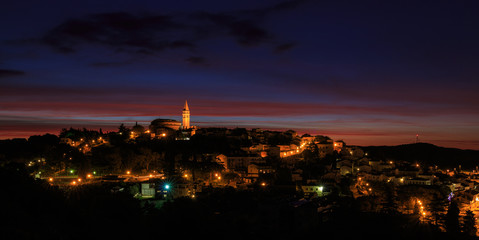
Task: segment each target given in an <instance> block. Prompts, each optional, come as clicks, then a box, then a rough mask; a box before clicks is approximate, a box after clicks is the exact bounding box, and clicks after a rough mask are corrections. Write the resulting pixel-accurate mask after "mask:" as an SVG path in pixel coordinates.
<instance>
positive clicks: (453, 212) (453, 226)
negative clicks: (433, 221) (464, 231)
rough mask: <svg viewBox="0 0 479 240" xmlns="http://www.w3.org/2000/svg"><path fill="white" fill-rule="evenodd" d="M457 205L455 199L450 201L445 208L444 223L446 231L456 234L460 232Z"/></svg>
mask: <svg viewBox="0 0 479 240" xmlns="http://www.w3.org/2000/svg"><path fill="white" fill-rule="evenodd" d="M459 211H460V210H459V207H458V206H457V202H456V201H454V200H453V201H451V203H450V204H449V207H448V209H447V213H446V216H445V222H444V225H445V227H446V231H447V232H448V233H453V234H457V233H459V232H460V225H459Z"/></svg>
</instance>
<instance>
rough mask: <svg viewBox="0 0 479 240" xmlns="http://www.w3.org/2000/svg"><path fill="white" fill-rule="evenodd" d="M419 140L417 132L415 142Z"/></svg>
mask: <svg viewBox="0 0 479 240" xmlns="http://www.w3.org/2000/svg"><path fill="white" fill-rule="evenodd" d="M418 142H419V134H416V143H418Z"/></svg>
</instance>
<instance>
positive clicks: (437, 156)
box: [361, 143, 479, 169]
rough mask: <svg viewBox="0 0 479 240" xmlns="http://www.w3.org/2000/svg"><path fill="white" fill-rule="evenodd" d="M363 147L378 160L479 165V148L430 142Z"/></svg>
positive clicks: (474, 166)
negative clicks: (443, 145)
mask: <svg viewBox="0 0 479 240" xmlns="http://www.w3.org/2000/svg"><path fill="white" fill-rule="evenodd" d="M361 148H362V149H363V150H364V151H365V152H367V153H368V156H369V157H370V158H372V159H378V160H393V161H395V160H399V161H408V162H411V163H419V164H426V165H437V166H438V167H439V168H449V169H453V168H458V167H459V165H461V167H462V169H475V168H476V166H479V151H478V150H462V149H457V148H444V147H438V146H436V145H433V144H429V143H413V144H405V145H398V146H369V147H361Z"/></svg>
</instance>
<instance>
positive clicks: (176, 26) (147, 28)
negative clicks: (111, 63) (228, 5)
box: [41, 1, 304, 54]
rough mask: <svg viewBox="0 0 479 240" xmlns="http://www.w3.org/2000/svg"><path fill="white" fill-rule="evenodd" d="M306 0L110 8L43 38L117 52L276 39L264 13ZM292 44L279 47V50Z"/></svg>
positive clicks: (62, 45)
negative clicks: (238, 6)
mask: <svg viewBox="0 0 479 240" xmlns="http://www.w3.org/2000/svg"><path fill="white" fill-rule="evenodd" d="M302 2H304V1H286V2H282V3H279V4H276V5H273V6H270V7H266V8H262V9H253V10H241V11H232V12H220V13H210V12H192V13H188V14H163V15H160V14H131V13H127V12H114V13H102V14H92V15H88V16H86V17H84V18H80V19H69V20H67V21H65V22H63V23H61V24H60V25H58V26H56V27H55V28H53V29H51V30H50V31H48V32H47V33H46V34H45V35H44V36H43V38H42V39H41V41H42V42H43V43H44V44H47V45H49V46H51V47H52V48H53V49H55V50H56V51H59V52H62V53H72V52H75V51H77V50H78V49H79V48H80V47H81V45H82V44H97V45H104V46H109V47H112V48H113V49H114V50H115V51H129V52H131V53H140V54H145V53H146V54H152V53H157V52H160V51H162V50H166V49H186V50H189V51H191V52H195V51H196V50H197V48H198V46H197V45H198V42H199V41H200V40H205V39H210V38H214V37H217V36H228V37H231V38H233V39H234V41H235V42H237V43H238V44H239V45H241V46H247V47H251V46H259V45H262V44H274V42H275V40H276V39H275V36H274V34H273V33H272V32H270V31H269V30H267V29H265V28H264V27H263V26H261V25H262V22H263V21H264V18H265V17H266V16H267V15H269V14H271V13H273V12H275V11H280V10H287V9H292V8H294V7H296V6H298V5H299V4H301V3H302ZM288 47H291V46H290V45H280V46H278V47H277V48H278V50H279V51H284V50H287V48H288Z"/></svg>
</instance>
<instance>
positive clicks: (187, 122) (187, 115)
mask: <svg viewBox="0 0 479 240" xmlns="http://www.w3.org/2000/svg"><path fill="white" fill-rule="evenodd" d="M189 128H190V109H189V108H188V102H187V101H186V100H185V107H183V124H182V129H183V130H186V129H189Z"/></svg>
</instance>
